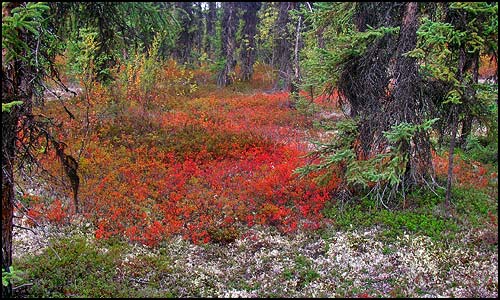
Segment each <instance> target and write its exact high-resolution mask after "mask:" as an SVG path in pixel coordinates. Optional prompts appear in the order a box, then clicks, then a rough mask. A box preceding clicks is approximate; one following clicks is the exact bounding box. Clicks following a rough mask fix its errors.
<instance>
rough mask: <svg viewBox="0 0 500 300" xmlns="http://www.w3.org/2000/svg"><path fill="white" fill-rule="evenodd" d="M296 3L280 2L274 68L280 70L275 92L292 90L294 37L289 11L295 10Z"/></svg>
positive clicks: (275, 38)
mask: <svg viewBox="0 0 500 300" xmlns="http://www.w3.org/2000/svg"><path fill="white" fill-rule="evenodd" d="M296 5H297V3H296V2H279V8H278V10H279V12H278V19H277V20H276V24H275V28H276V31H275V35H274V49H273V58H274V60H273V67H274V68H275V69H276V70H278V76H277V79H276V83H275V85H274V89H275V90H288V91H290V90H291V83H292V76H293V75H292V74H293V67H292V59H291V57H292V51H293V48H294V47H293V43H292V41H293V36H291V33H290V32H289V30H287V27H288V23H289V22H290V16H289V11H290V10H292V9H295V7H296Z"/></svg>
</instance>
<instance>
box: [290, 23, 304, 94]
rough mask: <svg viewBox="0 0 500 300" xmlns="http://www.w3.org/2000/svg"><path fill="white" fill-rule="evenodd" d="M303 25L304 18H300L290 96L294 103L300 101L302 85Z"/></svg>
mask: <svg viewBox="0 0 500 300" xmlns="http://www.w3.org/2000/svg"><path fill="white" fill-rule="evenodd" d="M301 25H302V16H299V20H298V21H297V30H296V32H295V48H294V51H293V58H294V59H293V80H292V82H291V89H290V94H291V96H292V98H293V101H297V100H298V99H299V84H300V64H299V50H300V29H301Z"/></svg>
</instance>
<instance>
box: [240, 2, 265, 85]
mask: <svg viewBox="0 0 500 300" xmlns="http://www.w3.org/2000/svg"><path fill="white" fill-rule="evenodd" d="M260 7H261V3H260V2H241V4H240V8H242V9H243V11H244V13H243V20H244V21H245V26H244V27H243V40H242V43H241V80H243V81H249V80H250V79H251V78H252V75H253V64H254V62H255V34H256V33H257V12H258V11H259V9H260Z"/></svg>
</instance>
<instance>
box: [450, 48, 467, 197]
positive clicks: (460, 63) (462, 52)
mask: <svg viewBox="0 0 500 300" xmlns="http://www.w3.org/2000/svg"><path fill="white" fill-rule="evenodd" d="M459 55H460V56H459V61H458V76H457V78H458V81H459V82H460V83H462V81H463V74H464V71H465V70H464V68H465V60H466V54H465V49H464V48H463V47H462V48H461V49H460V52H459ZM452 105H453V107H452V110H451V114H452V115H451V118H452V125H451V126H452V132H451V139H450V150H449V153H448V177H447V179H446V200H445V203H446V205H447V206H449V205H450V203H451V184H452V181H453V158H454V155H455V143H456V138H457V130H458V113H459V112H458V106H457V104H452Z"/></svg>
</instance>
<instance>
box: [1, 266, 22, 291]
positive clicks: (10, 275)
mask: <svg viewBox="0 0 500 300" xmlns="http://www.w3.org/2000/svg"><path fill="white" fill-rule="evenodd" d="M22 274H23V272H21V271H20V270H16V269H15V268H14V266H10V267H9V272H7V271H5V269H4V268H2V285H3V286H8V285H9V283H13V282H14V281H22V280H23V278H22V277H21V276H20V275H22Z"/></svg>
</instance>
